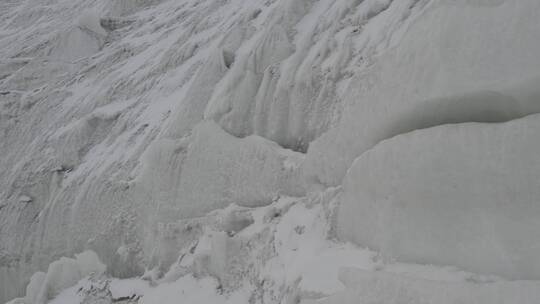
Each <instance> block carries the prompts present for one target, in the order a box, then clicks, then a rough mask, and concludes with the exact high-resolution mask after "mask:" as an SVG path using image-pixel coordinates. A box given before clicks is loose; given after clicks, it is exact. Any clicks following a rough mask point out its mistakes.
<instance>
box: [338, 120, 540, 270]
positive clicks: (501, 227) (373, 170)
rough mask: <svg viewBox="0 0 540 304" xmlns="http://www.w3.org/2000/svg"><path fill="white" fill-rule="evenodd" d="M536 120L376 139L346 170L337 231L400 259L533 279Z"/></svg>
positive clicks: (539, 266) (539, 237) (537, 241)
mask: <svg viewBox="0 0 540 304" xmlns="http://www.w3.org/2000/svg"><path fill="white" fill-rule="evenodd" d="M539 118H540V116H538V115H531V116H527V117H525V118H522V119H517V120H512V121H510V122H506V123H491V124H481V123H463V124H450V125H443V126H437V127H433V128H428V129H423V130H418V131H414V132H411V133H406V134H402V135H398V136H396V137H394V138H391V139H388V140H386V141H383V142H382V143H380V144H378V145H377V146H375V147H374V148H373V149H371V150H369V151H367V152H366V153H364V154H362V156H360V157H359V158H358V159H356V160H355V162H354V164H353V166H352V167H351V168H350V169H349V171H348V173H347V176H346V178H345V182H344V188H343V189H344V191H343V196H342V201H341V205H340V207H339V215H338V219H337V225H338V231H339V235H340V236H342V237H343V238H344V239H346V240H351V241H354V242H355V243H357V244H360V245H361V246H366V247H369V248H371V249H373V250H377V251H380V252H381V253H382V254H383V255H385V256H387V257H388V258H393V259H396V260H399V261H404V262H413V263H419V264H435V265H449V266H457V267H459V268H461V269H464V270H467V271H470V272H475V273H481V274H492V275H498V276H502V277H505V278H508V279H513V280H518V279H522V280H523V279H534V280H537V279H539V278H540V263H539V261H538V258H537V253H538V250H539V248H540V234H539V232H538V231H539V229H540V227H538V224H537V222H538V221H537V219H538V217H539V216H540V205H538V204H537V198H538V197H540V184H539V181H540V176H538V172H540V161H538V159H537V157H535V155H536V153H537V151H538V150H537V149H538V148H539V146H538V134H539V132H538V131H539V129H540V119H539ZM418 155H422V156H421V157H418Z"/></svg>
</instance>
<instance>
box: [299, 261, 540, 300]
mask: <svg viewBox="0 0 540 304" xmlns="http://www.w3.org/2000/svg"><path fill="white" fill-rule="evenodd" d="M340 278H341V279H342V280H343V282H344V283H345V284H346V285H348V288H347V290H345V291H343V292H340V293H337V294H335V295H333V296H331V297H328V298H326V299H323V300H320V301H311V300H307V301H302V302H300V303H302V304H316V303H321V304H353V303H385V304H393V303H396V304H397V303H399V304H409V303H410V304H413V303H428V304H435V303H437V304H446V303H478V304H493V303H523V304H525V303H536V302H537V301H538V297H539V296H540V294H539V291H538V282H534V281H523V282H518V281H516V282H493V283H477V282H460V283H446V282H436V281H430V280H422V279H414V278H410V277H406V276H401V275H393V274H389V273H385V272H367V271H362V270H358V269H353V268H347V269H343V270H342V272H341V274H340Z"/></svg>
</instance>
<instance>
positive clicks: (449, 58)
mask: <svg viewBox="0 0 540 304" xmlns="http://www.w3.org/2000/svg"><path fill="white" fill-rule="evenodd" d="M539 10H540V2H538V1H536V0H523V1H433V2H431V3H430V4H429V5H428V8H427V10H426V11H424V12H423V14H422V16H421V17H419V18H418V19H417V20H415V21H414V22H412V23H411V24H410V26H408V27H406V26H404V27H402V28H401V29H402V30H400V31H399V32H398V33H396V35H395V37H394V38H395V39H394V40H396V39H399V38H400V35H399V33H404V35H403V38H401V39H400V42H399V44H397V45H396V46H395V47H394V48H391V49H389V50H388V51H386V52H384V53H383V54H381V55H379V56H377V57H374V58H373V59H372V60H373V64H372V65H371V66H370V67H369V69H366V70H364V71H363V72H362V73H356V74H355V76H354V78H353V79H352V80H351V81H350V84H349V87H348V90H347V93H345V96H346V102H345V106H344V109H343V117H342V119H341V121H340V123H339V125H338V126H337V127H336V128H334V129H331V130H330V131H329V132H327V133H325V134H324V135H322V136H321V137H320V138H318V139H317V140H316V141H315V142H313V143H312V144H311V145H310V147H309V151H308V156H307V158H306V175H307V176H308V178H309V179H310V180H311V181H313V182H314V183H320V184H323V185H339V184H341V181H342V178H343V176H344V175H345V173H346V172H347V169H348V168H349V167H350V165H351V163H352V161H353V160H354V159H355V158H356V157H358V156H359V155H360V154H362V153H363V152H364V151H366V150H368V149H370V148H371V147H373V146H374V145H375V144H376V143H378V142H379V141H381V140H384V139H387V138H390V137H392V136H395V135H397V134H400V133H405V132H409V131H411V130H414V129H419V128H426V127H430V126H435V125H439V124H444V123H456V122H467V121H475V122H492V121H504V120H508V119H511V118H517V117H522V116H524V115H527V114H532V113H538V112H539V111H540V102H538V100H539V99H538V98H536V97H538V96H540V94H539V93H540V90H539V89H538V88H539V86H538V84H539V83H540V81H538V76H539V74H540V72H539V71H540V61H539V60H538V53H539V52H540V40H539V39H538V33H539V32H540V23H539V22H538V18H537V16H536V14H535V13H533V12H538V11H539ZM388 13H390V12H388ZM394 18H399V16H394ZM509 46H511V47H509ZM367 59H371V58H367ZM534 96H536V97H534Z"/></svg>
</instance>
